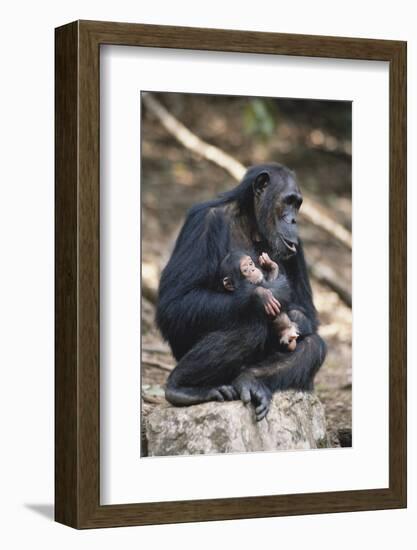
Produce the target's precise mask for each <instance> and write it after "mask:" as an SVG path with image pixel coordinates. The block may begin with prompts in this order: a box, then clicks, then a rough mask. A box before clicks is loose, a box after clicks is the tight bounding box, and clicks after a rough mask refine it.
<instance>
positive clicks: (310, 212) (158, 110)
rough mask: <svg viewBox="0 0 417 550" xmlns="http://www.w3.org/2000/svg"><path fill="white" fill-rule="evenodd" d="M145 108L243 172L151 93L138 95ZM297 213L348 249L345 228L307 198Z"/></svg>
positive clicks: (187, 142)
mask: <svg viewBox="0 0 417 550" xmlns="http://www.w3.org/2000/svg"><path fill="white" fill-rule="evenodd" d="M142 98H143V101H144V103H145V105H146V106H147V108H148V109H149V110H150V111H151V112H152V113H153V114H154V115H155V116H156V117H157V118H158V120H159V121H160V122H161V124H162V125H163V126H164V128H165V129H166V130H167V131H168V132H169V133H170V134H171V135H172V136H174V137H175V138H176V139H177V140H178V141H179V142H180V143H181V144H182V145H184V147H186V148H187V149H189V150H191V151H193V152H194V153H197V154H198V155H200V156H202V157H204V158H206V159H207V160H210V161H211V162H214V163H215V164H217V165H218V166H220V167H221V168H223V169H224V170H226V171H227V172H229V174H231V175H232V176H233V178H235V179H236V180H237V181H240V180H241V179H242V177H243V175H244V173H245V172H246V168H245V166H243V164H241V163H240V162H239V161H237V160H236V159H234V158H233V157H232V156H230V155H228V154H227V153H225V152H224V151H222V150H221V149H219V148H218V147H215V146H214V145H210V144H208V143H206V142H205V141H203V140H202V139H200V138H199V137H198V136H196V135H195V134H193V133H192V132H191V131H190V130H189V129H188V128H187V127H186V126H184V124H182V123H181V122H180V121H179V120H177V119H176V118H175V117H174V116H173V115H172V114H171V113H170V112H169V111H168V110H167V109H166V108H165V107H164V106H163V105H162V104H161V103H160V102H159V101H158V100H157V99H156V98H155V97H154V96H153V95H152V94H151V93H149V92H146V93H143V94H142ZM300 214H301V215H302V216H303V217H304V218H305V219H307V220H308V221H309V222H310V223H312V224H313V225H316V226H317V227H320V228H321V229H323V230H324V231H326V232H327V233H329V234H330V235H331V236H332V237H334V238H336V239H337V240H338V241H340V242H341V243H343V244H344V245H345V246H346V247H347V248H350V249H351V248H352V235H351V233H350V231H348V230H347V229H346V228H345V227H343V226H342V225H341V224H340V223H338V222H337V221H336V220H334V219H333V218H332V217H331V216H330V215H329V214H328V213H327V212H326V211H325V209H324V208H323V207H319V206H318V205H316V204H315V201H314V200H313V199H311V198H309V197H304V201H303V206H302V209H301V212H300Z"/></svg>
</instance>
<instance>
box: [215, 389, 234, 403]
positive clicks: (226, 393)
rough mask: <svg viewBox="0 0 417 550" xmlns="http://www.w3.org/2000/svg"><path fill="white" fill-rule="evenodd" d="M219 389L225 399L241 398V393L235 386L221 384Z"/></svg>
mask: <svg viewBox="0 0 417 550" xmlns="http://www.w3.org/2000/svg"><path fill="white" fill-rule="evenodd" d="M217 389H218V391H219V392H220V393H221V394H222V395H223V397H224V399H225V401H236V400H237V399H239V394H238V393H237V391H236V390H235V388H234V387H233V386H220V388H217Z"/></svg>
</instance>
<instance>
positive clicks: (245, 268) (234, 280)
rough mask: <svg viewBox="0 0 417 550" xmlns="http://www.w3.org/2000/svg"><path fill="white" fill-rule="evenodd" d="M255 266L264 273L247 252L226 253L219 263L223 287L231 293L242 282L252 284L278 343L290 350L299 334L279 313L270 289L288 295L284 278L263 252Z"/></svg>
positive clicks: (284, 314)
mask: <svg viewBox="0 0 417 550" xmlns="http://www.w3.org/2000/svg"><path fill="white" fill-rule="evenodd" d="M259 265H260V266H261V267H262V268H263V270H264V271H265V272H266V275H264V273H263V272H262V270H261V269H259V267H257V266H256V265H255V263H254V261H253V259H252V258H251V256H250V255H249V254H248V253H246V252H243V251H233V252H230V253H229V254H228V255H227V256H226V257H225V258H224V260H223V261H222V263H221V266H220V271H221V276H222V283H223V286H224V288H225V289H226V290H228V291H229V292H234V291H235V290H237V289H238V288H239V287H240V285H242V284H252V285H255V286H256V288H255V289H254V292H255V294H256V295H257V296H259V298H260V300H261V302H262V304H263V305H264V308H265V312H266V313H267V314H268V315H269V316H271V317H272V318H273V320H272V323H273V326H274V327H275V331H276V333H277V335H278V337H279V341H280V344H282V345H283V346H286V347H287V349H288V351H294V350H295V348H296V346H297V338H298V336H299V333H298V327H297V325H296V323H293V322H292V321H291V320H290V318H289V317H288V315H287V314H286V313H283V312H281V304H280V302H279V301H278V300H277V298H276V297H275V296H274V292H273V291H274V290H275V291H276V292H277V294H278V295H279V296H281V295H282V296H285V295H288V294H289V287H288V283H287V279H286V277H285V276H284V275H279V276H278V273H279V269H278V264H277V263H276V262H273V261H272V260H271V258H270V257H269V256H268V254H267V253H266V252H263V253H262V254H261V255H260V256H259Z"/></svg>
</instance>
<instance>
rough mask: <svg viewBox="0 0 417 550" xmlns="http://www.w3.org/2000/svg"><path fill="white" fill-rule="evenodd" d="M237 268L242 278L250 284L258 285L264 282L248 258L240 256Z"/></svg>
mask: <svg viewBox="0 0 417 550" xmlns="http://www.w3.org/2000/svg"><path fill="white" fill-rule="evenodd" d="M239 266H240V272H241V273H242V275H243V277H244V278H245V279H246V280H248V281H249V282H250V283H252V284H254V285H259V284H260V283H262V281H263V280H264V276H263V273H262V271H261V270H260V269H259V268H257V267H256V265H255V264H254V263H253V260H252V258H251V257H250V256H242V258H241V259H240V262H239Z"/></svg>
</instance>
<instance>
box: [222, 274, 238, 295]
mask: <svg viewBox="0 0 417 550" xmlns="http://www.w3.org/2000/svg"><path fill="white" fill-rule="evenodd" d="M223 286H224V288H225V289H226V290H229V291H230V292H233V291H234V289H235V287H234V285H233V281H232V278H231V277H224V279H223Z"/></svg>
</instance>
